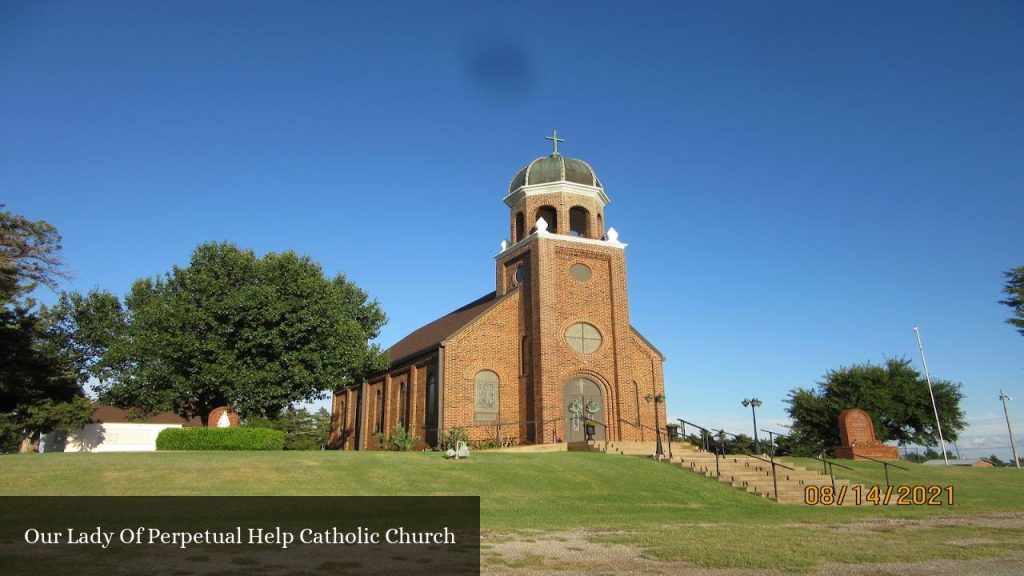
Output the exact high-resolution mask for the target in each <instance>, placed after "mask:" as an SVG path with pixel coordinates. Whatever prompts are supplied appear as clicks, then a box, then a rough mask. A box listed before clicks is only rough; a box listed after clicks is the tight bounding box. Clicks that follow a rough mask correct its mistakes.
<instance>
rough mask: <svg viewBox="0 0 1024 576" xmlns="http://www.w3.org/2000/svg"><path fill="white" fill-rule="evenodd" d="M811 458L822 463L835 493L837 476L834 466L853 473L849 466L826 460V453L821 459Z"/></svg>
mask: <svg viewBox="0 0 1024 576" xmlns="http://www.w3.org/2000/svg"><path fill="white" fill-rule="evenodd" d="M811 458H814V459H815V460H818V461H819V462H821V466H822V469H823V470H824V473H825V474H828V477H829V479H830V480H831V481H832V490H833V491H834V490H835V489H836V475H835V474H834V473H833V471H832V467H833V466H839V467H840V468H845V469H846V470H850V471H851V472H852V471H853V468H850V467H849V466H844V465H843V464H840V463H839V462H833V461H832V460H829V459H828V458H825V453H824V452H822V453H821V456H820V457H818V456H811Z"/></svg>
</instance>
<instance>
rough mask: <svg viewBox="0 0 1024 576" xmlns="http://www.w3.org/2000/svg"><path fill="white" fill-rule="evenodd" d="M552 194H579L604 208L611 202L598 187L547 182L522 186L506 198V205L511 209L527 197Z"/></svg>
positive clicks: (573, 183)
mask: <svg viewBox="0 0 1024 576" xmlns="http://www.w3.org/2000/svg"><path fill="white" fill-rule="evenodd" d="M552 193H568V194H579V195H581V196H587V197H589V198H596V199H597V201H598V202H600V203H601V207H602V208H603V207H604V206H605V205H607V204H608V203H609V202H611V199H610V198H608V195H607V194H605V193H604V189H602V188H598V187H596V186H587V185H586V184H577V183H575V182H545V183H544V184H531V185H529V186H520V187H519V188H518V189H517V190H516V191H515V192H512V193H511V194H509V195H508V196H506V197H505V204H506V205H508V206H509V207H510V208H511V207H512V206H514V205H516V204H518V203H519V202H520V201H521V200H522V199H523V198H525V197H527V196H538V195H540V194H552Z"/></svg>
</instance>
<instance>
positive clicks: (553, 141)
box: [544, 130, 565, 156]
mask: <svg viewBox="0 0 1024 576" xmlns="http://www.w3.org/2000/svg"><path fill="white" fill-rule="evenodd" d="M544 139H545V140H551V145H552V146H553V147H554V150H552V152H551V155H552V156H554V155H556V154H558V143H559V142H565V140H564V139H563V138H559V137H558V130H552V131H551V136H545V137H544Z"/></svg>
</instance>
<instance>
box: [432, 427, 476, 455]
mask: <svg viewBox="0 0 1024 576" xmlns="http://www.w3.org/2000/svg"><path fill="white" fill-rule="evenodd" d="M439 441H440V444H441V450H442V451H444V450H448V449H451V450H455V448H456V447H457V445H458V443H459V442H465V443H466V445H467V446H468V445H469V434H468V433H467V432H466V429H465V428H461V427H459V426H452V427H451V428H449V429H448V430H446V431H444V432H442V433H441V437H440V438H439Z"/></svg>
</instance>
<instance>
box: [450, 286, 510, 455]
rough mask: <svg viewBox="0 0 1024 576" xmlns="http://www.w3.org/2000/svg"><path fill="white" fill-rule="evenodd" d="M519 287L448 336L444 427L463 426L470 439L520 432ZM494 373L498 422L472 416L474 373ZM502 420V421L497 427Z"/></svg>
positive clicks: (505, 435) (473, 407) (473, 413)
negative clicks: (496, 389)
mask: <svg viewBox="0 0 1024 576" xmlns="http://www.w3.org/2000/svg"><path fill="white" fill-rule="evenodd" d="M519 303H520V291H519V290H518V289H514V290H512V291H510V292H509V293H508V294H507V295H506V296H505V297H504V298H502V300H501V301H499V302H497V303H495V304H494V306H492V307H491V308H490V309H489V310H488V311H487V312H485V313H484V314H483V315H481V317H479V318H477V320H476V321H475V322H473V323H472V324H470V325H469V326H467V327H466V328H465V329H463V330H462V331H461V332H459V333H457V334H456V335H454V336H452V337H451V338H449V339H448V341H447V342H446V344H445V354H444V406H443V425H444V427H445V428H451V427H454V426H459V427H462V428H465V429H466V431H467V432H468V433H469V435H470V438H471V439H473V440H486V439H492V438H495V436H496V434H498V433H500V435H501V436H502V437H503V438H505V437H509V436H513V437H519V436H520V434H521V432H522V428H523V427H522V423H521V422H520V420H521V418H520V395H521V394H523V393H524V391H523V390H522V389H521V382H520V378H519V342H520V333H521V332H520V310H519ZM481 370H491V371H493V372H494V373H496V374H497V375H498V421H477V420H476V401H475V392H476V375H477V372H480V371H481ZM499 423H500V426H499Z"/></svg>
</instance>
